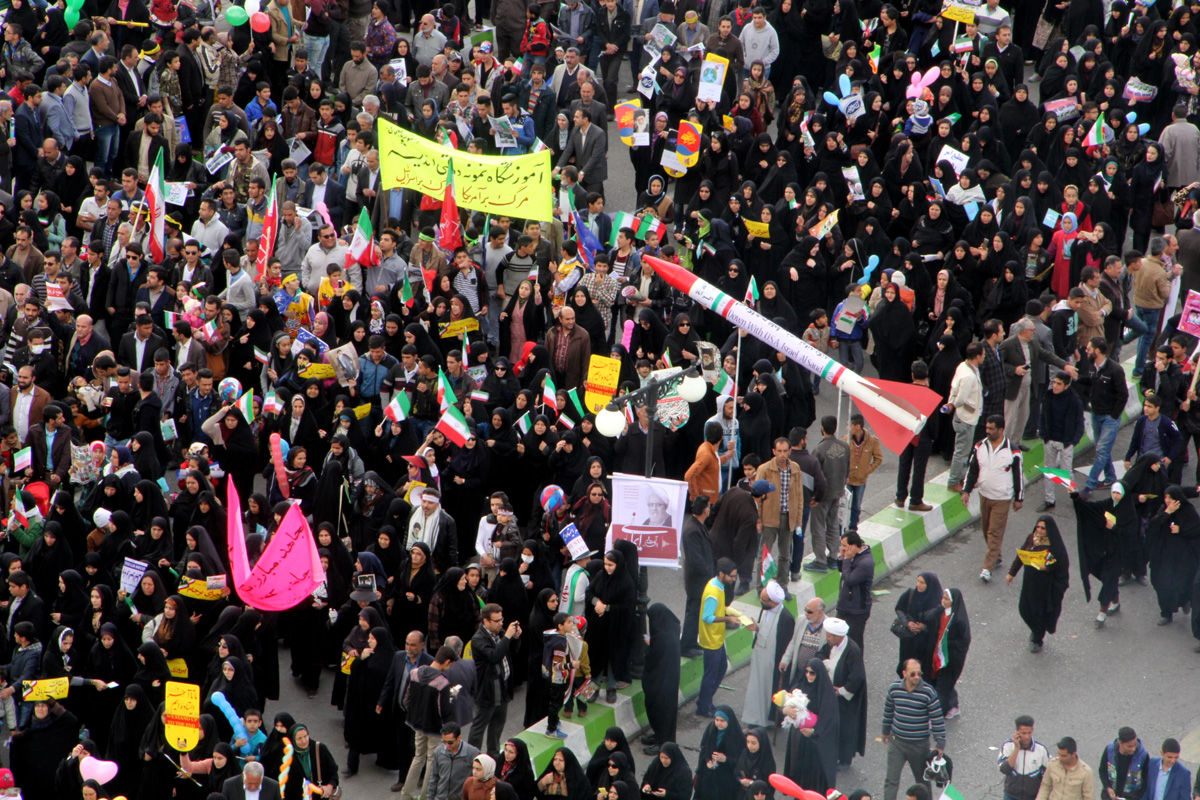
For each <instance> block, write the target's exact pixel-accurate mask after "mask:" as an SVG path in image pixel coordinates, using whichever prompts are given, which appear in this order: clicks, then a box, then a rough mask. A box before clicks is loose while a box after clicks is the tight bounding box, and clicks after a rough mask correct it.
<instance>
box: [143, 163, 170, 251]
mask: <svg viewBox="0 0 1200 800" xmlns="http://www.w3.org/2000/svg"><path fill="white" fill-rule="evenodd" d="M146 210H147V212H148V213H149V215H150V237H149V244H150V260H151V261H153V262H154V263H155V264H161V263H162V262H163V259H165V258H166V257H167V233H166V227H165V222H166V218H167V186H166V184H165V183H164V182H163V151H162V150H159V151H158V157H157V158H156V159H154V167H153V168H151V170H150V180H148V181H147V182H146Z"/></svg>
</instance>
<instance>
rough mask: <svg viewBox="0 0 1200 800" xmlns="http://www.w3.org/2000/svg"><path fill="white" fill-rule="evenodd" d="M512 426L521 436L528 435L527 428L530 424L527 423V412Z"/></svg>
mask: <svg viewBox="0 0 1200 800" xmlns="http://www.w3.org/2000/svg"><path fill="white" fill-rule="evenodd" d="M513 424H514V425H516V426H517V430H519V431H520V432H521V435H522V436H524V435H525V434H527V433H529V426H530V424H531V423H530V421H529V412H528V411H526V412H525V413H524V414H522V415H521V418H520V419H519V420H517V421H516V422H514V423H513Z"/></svg>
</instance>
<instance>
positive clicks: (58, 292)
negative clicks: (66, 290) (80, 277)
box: [46, 283, 71, 311]
mask: <svg viewBox="0 0 1200 800" xmlns="http://www.w3.org/2000/svg"><path fill="white" fill-rule="evenodd" d="M46 308H47V310H49V311H70V310H71V304H70V302H68V301H67V298H66V296H65V295H63V289H62V287H61V286H59V285H58V284H57V283H47V284H46Z"/></svg>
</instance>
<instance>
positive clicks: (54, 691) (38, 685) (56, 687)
mask: <svg viewBox="0 0 1200 800" xmlns="http://www.w3.org/2000/svg"><path fill="white" fill-rule="evenodd" d="M70 689H71V679H70V678H65V677H64V678H41V679H39V680H36V681H21V699H22V700H24V701H25V702H27V703H32V702H34V701H37V700H61V699H63V698H64V697H66V696H67V692H68V691H70Z"/></svg>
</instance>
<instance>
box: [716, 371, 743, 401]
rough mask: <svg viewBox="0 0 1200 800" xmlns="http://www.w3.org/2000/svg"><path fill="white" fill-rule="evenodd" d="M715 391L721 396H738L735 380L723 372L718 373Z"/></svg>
mask: <svg viewBox="0 0 1200 800" xmlns="http://www.w3.org/2000/svg"><path fill="white" fill-rule="evenodd" d="M713 391H715V392H716V393H717V394H719V395H721V394H728V395H736V394H737V386H735V385H734V382H733V378H731V377H729V373H727V372H725V370H721V371H720V372H718V373H717V382H716V383H714V384H713Z"/></svg>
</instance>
